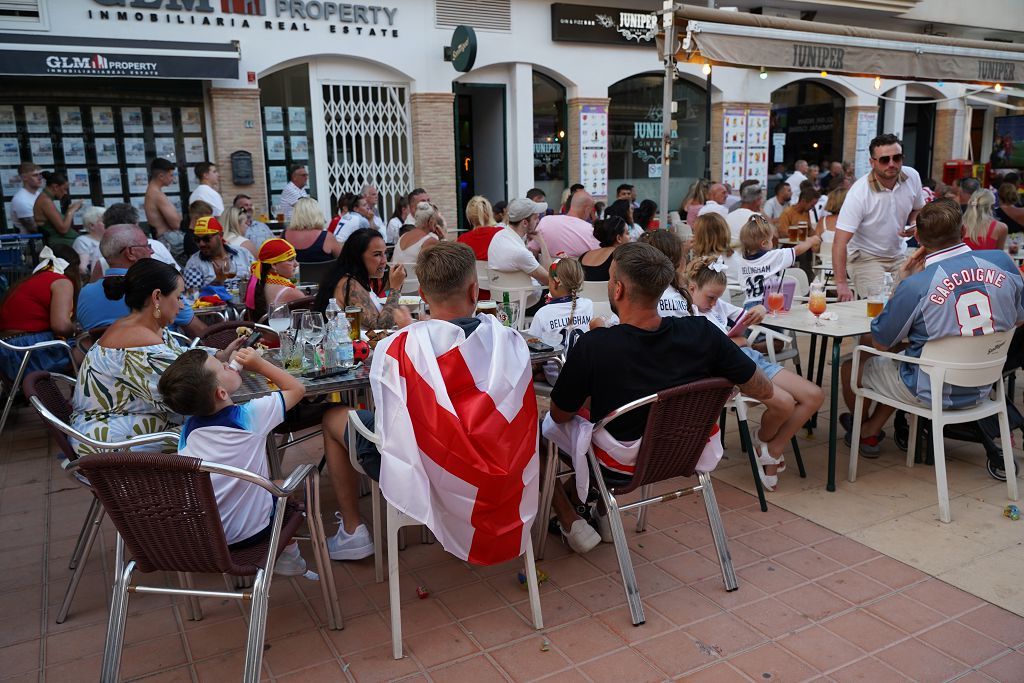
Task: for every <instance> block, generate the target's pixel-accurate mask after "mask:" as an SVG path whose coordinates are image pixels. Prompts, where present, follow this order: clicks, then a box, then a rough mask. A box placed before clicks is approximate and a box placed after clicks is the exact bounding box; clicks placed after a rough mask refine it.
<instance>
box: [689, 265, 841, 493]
mask: <svg viewBox="0 0 1024 683" xmlns="http://www.w3.org/2000/svg"><path fill="white" fill-rule="evenodd" d="M725 270H726V266H725V263H724V262H723V261H722V260H721V259H716V258H715V257H707V256H705V257H703V258H698V259H694V260H693V261H691V262H690V265H689V266H688V267H687V269H686V276H687V281H688V282H689V284H688V287H689V293H690V297H691V298H692V299H693V306H694V308H695V309H696V311H697V314H698V315H702V316H704V317H705V318H707V319H708V320H710V321H711V322H712V323H714V325H715V326H716V327H718V328H719V329H720V330H721V331H722V332H723V333H725V334H726V335H728V336H729V337H731V338H732V340H733V341H734V342H735V343H736V344H737V345H738V346H739V347H740V350H741V351H743V353H745V354H746V355H747V357H748V358H750V359H751V360H752V361H754V363H756V364H757V367H758V368H760V369H761V371H762V372H764V374H765V376H766V377H768V379H769V380H771V382H772V385H773V387H774V389H775V391H774V394H773V395H772V397H771V398H770V399H768V400H765V401H763V402H762V403H763V404H764V406H765V408H766V410H765V412H764V414H763V415H762V416H761V426H760V429H759V430H758V432H757V433H756V434H752V436H753V439H754V449H755V451H756V452H757V464H758V476H760V478H761V484H762V485H763V486H764V488H765V490H766V491H774V490H775V487H776V486H778V483H779V476H778V475H779V473H780V472H782V471H783V470H784V469H785V467H786V464H785V461H784V460H783V451H784V450H785V449H786V448H787V447H788V446H789V443H790V440H791V439H792V438H793V436H794V435H795V434H796V433H797V431H799V430H800V428H801V427H802V426H803V424H804V423H805V422H806V421H807V419H808V418H809V417H810V416H811V415H813V414H814V413H815V412H816V411H817V410H818V408H819V407H820V406H821V402H822V400H824V394H823V393H822V392H821V388H820V387H818V386H817V385H816V384H814V383H813V382H809V381H807V380H806V379H804V378H803V377H800V376H799V375H797V374H796V373H794V372H790V371H789V370H786V369H784V368H783V367H782V366H781V365H779V364H778V363H772V362H771V361H769V360H768V359H767V358H765V356H764V355H763V354H761V353H760V352H759V351H757V350H755V349H752V348H750V347H749V346H748V345H747V339H746V337H744V336H743V334H742V331H743V329H745V328H746V327H748V326H750V325H756V324H758V323H759V322H761V321H762V320H763V319H764V314H765V309H764V306H754V307H753V308H751V309H750V310H748V311H746V312H744V311H743V309H742V308H740V307H739V306H734V305H733V304H731V303H730V302H728V301H726V300H725V299H724V298H723V296H724V295H725V287H726V275H725Z"/></svg>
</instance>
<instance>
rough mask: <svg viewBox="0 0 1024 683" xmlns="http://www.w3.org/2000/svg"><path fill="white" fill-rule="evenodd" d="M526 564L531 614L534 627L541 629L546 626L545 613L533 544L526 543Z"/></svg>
mask: <svg viewBox="0 0 1024 683" xmlns="http://www.w3.org/2000/svg"><path fill="white" fill-rule="evenodd" d="M524 555H525V556H524V558H523V560H524V563H525V565H526V567H525V569H526V588H527V590H528V591H529V593H530V614H531V615H532V616H533V627H534V628H535V629H537V630H538V631H540V630H541V629H542V628H544V615H543V614H542V613H541V610H540V585H539V584H538V583H537V563H536V562H535V561H534V559H533V544H532V543H527V544H526V553H524Z"/></svg>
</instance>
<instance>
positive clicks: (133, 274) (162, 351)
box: [71, 258, 243, 454]
mask: <svg viewBox="0 0 1024 683" xmlns="http://www.w3.org/2000/svg"><path fill="white" fill-rule="evenodd" d="M184 288H185V282H184V280H182V278H181V274H180V273H178V271H177V270H175V269H174V267H173V266H169V265H167V264H166V263H161V262H160V261H157V260H155V259H151V258H144V259H141V260H139V261H136V262H135V263H134V264H133V265H132V267H131V268H129V269H128V272H127V273H125V275H123V276H114V277H108V278H104V280H103V292H104V294H106V296H107V298H108V299H111V300H117V299H120V298H122V297H123V298H124V302H125V304H127V306H128V311H129V312H128V315H126V316H125V317H123V318H121V319H119V320H117V321H115V322H114V324H112V325H111V326H110V327H109V328H107V331H106V332H105V333H104V334H103V336H102V337H100V339H99V340H98V341H97V342H96V343H95V344H93V345H92V348H91V349H89V353H87V354H86V356H85V360H84V361H83V362H82V367H81V368H80V369H79V371H78V384H76V385H75V393H74V395H73V396H72V399H71V403H72V414H71V426H72V427H74V428H75V429H77V430H78V431H80V432H82V433H83V434H86V435H88V436H90V437H92V438H94V439H96V440H98V441H122V440H125V439H128V438H130V437H132V436H137V435H139V434H151V433H153V432H162V431H168V430H171V429H174V428H176V427H177V425H179V424H180V423H181V418H180V417H179V416H178V415H176V414H174V413H172V412H171V411H170V410H168V409H167V406H165V405H164V404H163V402H162V401H161V400H160V393H159V391H158V390H157V383H158V382H159V381H160V375H162V374H163V371H164V370H166V369H167V366H168V365H170V364H171V363H172V362H173V361H174V360H175V359H176V358H177V357H178V356H180V355H181V354H182V353H184V352H185V351H186V349H185V348H184V347H182V346H180V345H179V344H178V342H176V341H175V340H174V338H173V337H171V336H170V334H169V333H168V332H167V326H168V325H170V324H171V323H173V322H174V319H175V317H176V316H177V315H178V311H179V310H181V306H182V302H181V293H182V290H183V289H184ZM242 341H243V339H238V340H236V341H235V342H232V343H231V345H229V346H228V348H226V349H224V350H223V351H218V352H217V354H216V355H217V358H218V359H220V360H222V361H227V360H228V359H229V358H230V357H231V353H232V352H234V350H235V349H236V348H237V347H238V346H239V345H240V344H241V343H242ZM73 445H74V446H75V448H76V450H78V452H79V453H82V454H84V453H88V452H90V451H89V448H88V447H87V446H85V445H84V444H79V443H74V444H73ZM177 445H178V444H177V442H174V443H169V444H162V445H160V444H158V445H154V446H153V447H152V448H153V449H155V450H166V449H169V450H170V451H172V452H173V450H174V449H175V448H176V447H177Z"/></svg>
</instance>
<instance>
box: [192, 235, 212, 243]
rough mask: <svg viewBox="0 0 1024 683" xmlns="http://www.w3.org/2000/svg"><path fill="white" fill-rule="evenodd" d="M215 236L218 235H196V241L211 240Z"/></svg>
mask: <svg viewBox="0 0 1024 683" xmlns="http://www.w3.org/2000/svg"><path fill="white" fill-rule="evenodd" d="M214 237H216V235H196V242H209V241H210V240H212V239H213V238H214Z"/></svg>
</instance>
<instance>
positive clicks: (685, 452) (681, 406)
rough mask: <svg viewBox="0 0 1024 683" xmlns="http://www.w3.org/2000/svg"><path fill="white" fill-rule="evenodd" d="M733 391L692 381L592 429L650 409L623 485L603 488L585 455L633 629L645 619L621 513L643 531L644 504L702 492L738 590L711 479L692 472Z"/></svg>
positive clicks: (547, 494) (550, 472)
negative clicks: (626, 498) (682, 483)
mask: <svg viewBox="0 0 1024 683" xmlns="http://www.w3.org/2000/svg"><path fill="white" fill-rule="evenodd" d="M732 390H733V384H732V383H731V382H729V381H727V380H724V379H719V378H711V379H703V380H699V381H697V382H691V383H690V384H684V385H682V386H679V387H674V388H671V389H665V390H664V391H661V392H659V393H657V394H652V395H650V396H646V397H644V398H641V399H637V400H636V401H633V402H631V403H627V404H626V405H624V406H622V407H621V408H619V409H617V410H614V411H612V412H611V413H609V414H608V415H607V416H606V417H605V418H604V419H603V420H601V421H600V422H598V423H597V424H596V425H595V427H594V430H595V431H596V430H599V429H603V428H605V427H606V426H607V425H608V423H609V422H611V421H612V420H614V419H616V418H618V417H621V416H622V415H624V414H626V413H628V412H631V411H634V410H637V409H639V408H642V407H644V406H650V411H649V413H648V415H647V426H646V427H645V429H644V435H643V440H642V441H641V444H640V451H639V453H637V460H636V471H635V473H634V474H633V478H632V479H630V480H629V482H628V483H626V484H623V485H621V486H615V487H609V486H608V485H607V484H605V481H604V477H603V476H602V473H601V466H600V464H599V463H598V460H597V456H596V455H595V454H594V449H593V447H591V448H590V449H589V451H588V458H589V460H590V467H591V470H592V471H593V472H594V480H595V481H596V482H597V487H598V489H599V491H600V494H601V498H602V500H603V501H604V504H605V507H606V509H607V510H608V521H609V523H610V526H611V531H612V538H613V540H614V542H615V554H616V556H617V557H618V561H619V571H620V573H621V574H622V584H623V587H624V588H625V590H626V599H627V601H628V602H629V612H630V616H631V617H632V620H633V625H634V626H639V625H640V624H642V623H644V621H645V619H644V609H643V604H642V603H641V602H640V589H639V587H638V586H637V582H636V574H635V572H634V571H633V562H632V560H631V559H630V557H629V545H628V543H627V541H626V532H625V531H624V529H623V527H622V516H621V513H622V512H624V511H626V510H634V509H636V510H640V514H641V519H640V520H639V522H638V524H637V531H643V524H644V520H643V516H644V515H643V510H644V507H645V506H647V505H651V504H652V503H663V502H666V501H669V500H674V499H676V498H680V497H682V496H685V495H689V494H691V493H698V492H699V493H701V494H702V496H703V498H704V507H705V510H706V512H707V515H708V523H709V525H710V526H711V535H712V537H713V538H714V541H715V549H716V550H717V551H718V561H719V563H720V564H721V567H722V579H723V581H724V583H725V589H726V590H727V591H734V590H736V589H737V588H738V587H739V586H738V584H737V582H736V573H735V571H733V566H732V558H731V556H730V555H729V547H728V543H727V539H726V536H725V526H724V525H723V524H722V517H721V514H720V513H719V511H718V502H717V501H716V499H715V491H714V489H713V488H712V486H711V475H710V474H708V473H707V472H697V471H696V469H695V468H696V466H697V461H698V460H700V456H701V453H702V452H703V451H704V446H705V445H706V444H707V440H708V437H709V435H710V434H711V432H712V430H713V428H714V425H715V422H716V421H717V420H718V418H719V415H720V413H721V411H722V408H723V407H724V406H725V403H726V401H727V400H728V399H729V396H730V394H731V393H732ZM553 451H554V449H551V450H549V458H548V466H547V468H546V471H545V478H544V483H543V487H544V488H543V492H542V495H541V505H542V507H541V509H542V510H545V511H546V510H549V509H550V506H551V496H552V492H553V490H554V485H555V478H556V475H557V470H558V467H557V462H554V461H553V460H552V458H555V460H557V456H554V455H553ZM694 474H696V475H697V477H698V481H699V483H698V484H697V485H696V486H692V487H684V488H680V489H677V490H674V491H670V492H666V493H663V494H661V495H657V496H651V486H652V485H653V484H657V483H658V482H662V481H665V480H667V479H673V478H675V477H692V476H693V475H694ZM636 489H640V492H641V499H640V500H638V501H636V502H633V503H628V504H626V505H619V503H618V501H617V497H618V496H623V495H625V494H627V493H630V492H632V491H634V490H636ZM547 517H548V515H547V514H545V515H541V518H542V519H544V520H546V519H547ZM540 532H541V533H542V534H543V533H545V529H543V528H542V529H541V530H540Z"/></svg>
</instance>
